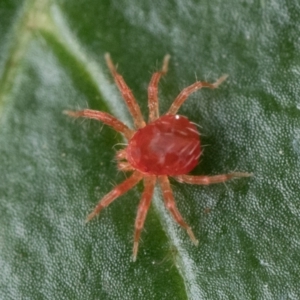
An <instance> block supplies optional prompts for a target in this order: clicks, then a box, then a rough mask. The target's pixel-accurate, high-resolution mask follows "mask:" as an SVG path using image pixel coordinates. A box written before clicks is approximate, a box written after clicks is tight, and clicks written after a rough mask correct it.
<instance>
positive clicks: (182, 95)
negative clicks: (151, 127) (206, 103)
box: [167, 75, 228, 115]
mask: <svg viewBox="0 0 300 300" xmlns="http://www.w3.org/2000/svg"><path fill="white" fill-rule="evenodd" d="M227 77H228V75H223V76H222V77H220V78H219V79H218V80H217V81H216V82H215V83H209V82H205V81H197V82H195V83H194V84H192V85H190V86H188V87H186V88H185V89H183V90H182V91H181V92H180V94H179V95H178V96H177V97H176V98H175V100H174V102H173V104H172V105H171V107H170V109H169V110H168V112H167V115H175V114H176V113H177V111H178V109H179V108H180V106H181V105H182V104H183V103H184V101H185V100H186V99H187V97H188V96H189V95H190V94H192V93H194V92H196V91H197V90H199V89H201V88H205V87H206V88H210V89H215V88H217V87H218V86H219V85H220V84H221V83H222V82H223V81H224V80H225V79H226V78H227Z"/></svg>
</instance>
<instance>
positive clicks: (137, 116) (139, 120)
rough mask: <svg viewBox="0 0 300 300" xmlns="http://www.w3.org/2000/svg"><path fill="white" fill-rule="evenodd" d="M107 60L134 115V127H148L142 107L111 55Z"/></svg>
mask: <svg viewBox="0 0 300 300" xmlns="http://www.w3.org/2000/svg"><path fill="white" fill-rule="evenodd" d="M105 60H106V63H107V66H108V68H109V70H110V72H111V74H112V75H113V77H114V79H115V82H116V84H117V86H118V88H119V90H120V92H121V94H122V97H123V99H124V100H125V102H126V104H127V107H128V109H129V112H130V113H131V115H132V118H133V120H134V125H135V127H136V128H142V127H144V126H145V125H146V123H145V121H144V119H143V116H142V113H141V110H140V107H139V105H138V104H137V102H136V100H135V98H134V96H133V94H132V92H131V90H130V89H129V87H128V86H127V84H126V82H125V81H124V79H123V77H122V76H121V75H120V74H119V73H118V72H117V70H116V68H115V66H114V64H113V62H112V60H111V58H110V55H109V53H106V54H105Z"/></svg>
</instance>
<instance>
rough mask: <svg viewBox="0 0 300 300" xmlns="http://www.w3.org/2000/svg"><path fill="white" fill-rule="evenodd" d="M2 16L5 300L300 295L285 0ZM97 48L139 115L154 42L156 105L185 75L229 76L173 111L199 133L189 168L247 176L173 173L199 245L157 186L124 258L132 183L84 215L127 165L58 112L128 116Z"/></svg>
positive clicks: (295, 64)
mask: <svg viewBox="0 0 300 300" xmlns="http://www.w3.org/2000/svg"><path fill="white" fill-rule="evenodd" d="M0 20H1V22H0V36H1V43H0V270H1V272H0V298H1V299H299V298H300V288H299V269H300V230H299V228H300V200H299V195H300V187H299V182H300V175H299V174H300V172H299V168H300V97H299V91H300V80H299V78H300V76H299V75H300V67H299V66H300V39H299V26H300V21H299V20H300V5H299V3H298V2H297V1H289V2H288V3H287V2H282V1H279V0H277V1H276V0H275V2H274V1H273V2H272V3H269V2H265V1H254V2H253V1H252V2H251V1H238V0H236V1H220V0H219V1H217V0H214V1H201V2H199V1H196V0H195V1H183V0H174V1H171V0H167V1H164V2H162V1H157V0H155V1H138V0H127V1H116V0H113V1H108V0H107V1H104V0H102V1H95V0H88V1H82V0H79V1H76V2H75V1H62V0H61V1H55V0H53V1H50V0H43V1H38V0H35V1H33V0H28V1H13V0H4V1H1V3H0ZM105 52H110V53H111V56H112V58H113V60H114V62H115V63H117V64H118V70H119V72H120V73H121V74H122V75H123V76H124V78H125V80H126V82H127V83H128V85H129V86H130V87H131V89H132V90H133V92H134V94H135V96H136V98H137V99H138V103H139V105H140V106H141V110H142V112H143V114H144V116H145V118H146V116H147V113H148V109H147V86H148V83H149V80H150V77H151V74H152V73H153V72H154V71H156V70H158V69H159V68H160V66H161V62H162V59H163V57H164V55H165V54H166V53H169V54H171V57H172V58H171V61H170V68H169V72H168V74H167V75H166V76H165V77H164V78H163V80H161V83H160V110H161V113H163V112H165V111H166V110H167V109H168V108H169V106H170V105H171V103H172V100H173V99H174V98H175V97H176V96H177V95H178V93H179V92H180V90H182V89H183V88H184V87H186V86H188V85H190V84H192V83H193V82H194V81H195V77H196V78H197V79H199V80H208V81H211V82H213V81H214V80H216V79H217V78H218V77H220V76H221V75H222V74H229V79H228V80H227V81H226V83H224V84H222V86H220V88H219V89H218V90H203V91H199V92H197V93H195V94H193V95H192V96H190V97H189V99H188V101H187V102H186V103H185V104H184V105H183V107H182V108H181V109H180V114H182V115H185V116H187V117H188V118H189V119H190V120H192V121H193V122H195V123H197V124H199V125H200V131H201V133H202V144H203V145H204V146H205V147H204V153H203V156H202V157H201V161H200V164H199V166H198V167H197V168H196V169H195V170H194V171H193V174H197V175H198V174H201V175H203V174H207V175H212V174H222V173H228V172H230V171H233V170H238V171H246V172H253V174H254V176H253V177H252V178H243V179H238V180H234V181H230V182H228V183H226V184H219V185H211V186H205V187H204V186H196V185H186V184H180V183H178V182H175V181H174V180H171V183H172V188H173V191H174V195H175V198H176V202H177V205H178V208H179V210H180V212H181V213H182V215H183V217H184V218H185V220H186V221H187V222H188V224H189V225H190V226H191V227H192V229H193V231H194V233H195V235H196V237H197V238H198V239H199V241H200V243H199V246H198V247H195V246H194V245H193V244H192V243H191V241H190V240H189V238H188V236H187V234H186V232H185V231H184V230H183V229H182V228H180V227H179V226H178V225H177V224H176V223H175V222H174V221H173V219H172V218H171V217H170V215H169V213H168V212H167V211H166V209H165V208H164V205H163V199H162V197H161V194H160V191H159V190H157V191H156V193H155V196H154V199H153V205H152V206H151V208H150V210H149V213H148V215H147V219H146V223H145V229H144V231H143V232H142V240H141V244H140V249H139V255H138V259H137V262H135V263H133V262H132V261H131V255H132V239H133V238H132V236H133V230H134V220H135V215H136V210H137V205H138V202H139V199H140V195H141V193H142V190H143V187H142V185H138V186H137V187H136V188H134V189H132V190H131V191H129V192H128V193H127V194H125V195H124V196H122V197H120V198H119V199H117V200H116V201H115V202H113V203H112V204H111V205H110V206H109V207H108V208H106V209H105V210H104V211H103V212H101V215H100V216H99V218H97V219H95V220H93V221H91V222H90V223H88V224H85V218H86V216H87V214H88V213H89V212H90V211H91V210H92V209H93V207H94V206H95V205H96V203H97V202H98V200H99V199H101V197H103V196H104V195H105V194H106V193H108V192H109V191H110V190H111V189H112V187H113V186H114V185H115V184H116V183H120V182H122V181H123V180H124V179H125V178H126V174H123V173H121V172H119V171H117V169H116V164H115V161H114V154H115V152H116V151H117V150H118V149H121V148H122V145H121V144H122V143H124V140H123V138H122V136H121V135H119V134H117V133H115V132H114V131H113V130H112V129H110V128H108V127H107V126H103V124H101V123H100V122H96V121H91V120H85V121H82V120H80V119H78V120H73V119H70V118H69V117H67V116H66V115H64V114H63V113H62V112H63V110H66V109H78V108H87V107H89V108H92V109H98V110H103V111H107V112H109V113H111V114H113V115H115V116H116V117H117V118H119V119H120V120H122V121H123V122H125V123H126V124H128V125H129V126H132V120H131V118H130V115H129V113H128V111H127V108H126V105H125V104H124V102H123V100H122V98H121V96H120V94H119V92H118V90H117V88H116V87H115V85H114V83H113V79H112V78H111V75H110V74H109V71H108V70H107V66H106V65H105V60H104V53H105Z"/></svg>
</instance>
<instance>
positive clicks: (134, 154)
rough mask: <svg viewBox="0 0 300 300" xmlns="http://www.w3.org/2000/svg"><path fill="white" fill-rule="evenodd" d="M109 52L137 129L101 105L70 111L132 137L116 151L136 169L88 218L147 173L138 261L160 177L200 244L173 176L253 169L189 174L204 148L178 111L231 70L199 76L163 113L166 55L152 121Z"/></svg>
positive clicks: (206, 179) (153, 86) (194, 180)
mask: <svg viewBox="0 0 300 300" xmlns="http://www.w3.org/2000/svg"><path fill="white" fill-rule="evenodd" d="M105 58H106V62H107V65H108V67H109V69H110V71H111V73H112V75H113V77H114V79H115V82H116V84H117V86H118V88H119V90H120V92H121V94H122V96H123V98H124V100H125V102H126V104H127V107H128V109H129V111H130V113H131V115H132V117H133V120H134V125H135V130H132V129H130V128H129V127H127V126H126V125H125V124H123V123H122V122H121V121H119V120H118V119H116V118H115V117H113V116H112V115H110V114H108V113H105V112H101V111H95V110H90V109H85V110H81V111H66V112H65V113H66V114H68V115H69V116H72V117H86V118H90V119H96V120H98V121H101V122H103V123H105V124H107V125H109V126H111V127H112V128H113V129H115V130H116V131H118V132H120V133H122V134H123V135H124V137H125V138H126V139H127V140H128V146H127V147H126V148H125V149H123V150H120V151H118V153H117V154H116V159H117V162H118V168H119V170H122V171H131V172H133V173H132V175H131V176H130V177H129V178H128V179H126V180H125V181H124V182H122V183H121V184H119V185H117V186H116V187H115V188H114V189H113V190H112V191H111V192H109V193H108V194H107V195H105V196H104V197H103V198H102V199H101V200H100V201H99V203H98V204H97V206H96V207H95V209H94V210H93V212H92V213H90V214H89V215H88V217H87V221H90V220H91V219H92V218H94V217H95V216H96V215H98V214H99V213H100V211H101V210H102V209H103V208H105V207H107V206H108V205H109V204H110V203H111V202H113V201H114V200H115V199H116V198H118V197H120V196H121V195H123V194H124V193H126V192H127V191H128V190H130V189H131V188H133V187H134V186H135V185H136V184H137V183H138V182H139V181H141V180H142V179H143V181H144V192H143V194H142V198H141V201H140V204H139V207H138V210H137V216H136V220H135V232H134V244H133V261H135V260H136V257H137V252H138V246H139V238H140V234H141V231H142V229H143V227H144V222H145V219H146V215H147V212H148V209H149V207H150V204H151V198H152V196H153V191H154V186H155V183H156V181H158V183H159V185H160V187H161V190H162V195H163V199H164V202H165V206H166V208H167V209H168V210H169V211H170V213H171V214H172V216H173V218H174V219H175V220H176V222H177V223H178V224H179V225H181V226H182V227H183V228H184V229H186V231H187V233H188V235H189V236H190V238H191V240H192V242H193V243H194V244H195V245H197V244H198V241H197V239H196V238H195V236H194V233H193V231H192V229H191V228H190V227H189V226H188V225H187V223H186V222H185V221H184V220H183V218H182V216H181V214H180V212H179V211H178V209H177V207H176V203H175V200H174V196H173V192H172V189H171V186H170V182H169V179H168V176H172V177H173V178H174V179H175V180H177V181H179V182H184V183H189V184H202V185H207V184H213V183H219V182H224V181H227V180H229V179H232V178H239V177H249V176H251V174H249V173H242V172H234V173H229V174H222V175H215V176H192V175H186V174H187V173H188V172H190V171H191V170H192V169H193V168H194V167H195V166H196V165H197V163H198V160H199V157H200V154H201V148H200V135H199V132H198V131H197V128H196V126H195V125H194V124H193V123H191V122H190V121H189V120H188V119H187V118H186V117H184V116H181V115H177V114H176V113H177V111H178V109H179V108H180V106H181V105H182V104H183V103H184V102H185V100H186V99H187V98H188V96H189V95H190V94H191V93H193V92H195V91H196V90H198V89H201V88H202V87H208V88H211V89H214V88H217V87H218V86H219V85H220V84H221V83H222V82H223V81H224V80H225V79H226V78H227V76H222V77H220V78H219V79H218V80H217V81H216V82H215V83H208V82H203V81H197V82H195V83H194V84H192V85H190V86H188V87H187V88H185V89H183V90H182V91H181V93H180V94H179V95H178V96H177V97H176V98H175V100H174V102H173V104H172V105H171V107H170V109H169V111H168V112H167V113H166V114H165V115H164V116H162V117H160V116H159V107H158V104H159V103H158V83H159V80H160V78H161V76H162V75H164V74H165V73H166V72H167V70H168V62H169V59H170V56H169V55H166V56H165V58H164V62H163V66H162V69H161V71H159V72H156V73H154V74H153V75H152V78H151V81H150V84H149V87H148V107H149V121H150V123H149V124H146V122H145V121H144V119H143V116H142V114H141V111H140V108H139V106H138V104H137V102H136V100H135V98H134V96H133V94H132V92H131V90H130V89H129V88H128V86H127V85H126V83H125V81H124V79H123V77H122V76H121V75H120V74H119V73H118V72H117V70H116V68H115V66H114V64H113V62H112V60H111V59H110V56H109V54H106V56H105Z"/></svg>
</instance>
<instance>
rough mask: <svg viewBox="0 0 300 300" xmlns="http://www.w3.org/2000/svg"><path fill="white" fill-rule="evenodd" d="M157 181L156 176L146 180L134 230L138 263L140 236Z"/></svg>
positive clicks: (134, 246)
mask: <svg viewBox="0 0 300 300" xmlns="http://www.w3.org/2000/svg"><path fill="white" fill-rule="evenodd" d="M155 181H156V177H155V176H147V177H145V178H144V192H143V194H142V198H141V201H140V204H139V207H138V210H137V216H136V219H135V225H134V227H135V230H134V243H133V256H132V258H133V261H136V256H137V253H138V248H139V239H140V234H141V231H142V229H143V227H144V223H145V219H146V216H147V212H148V209H149V207H150V204H151V199H152V196H153V190H154V186H155Z"/></svg>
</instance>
